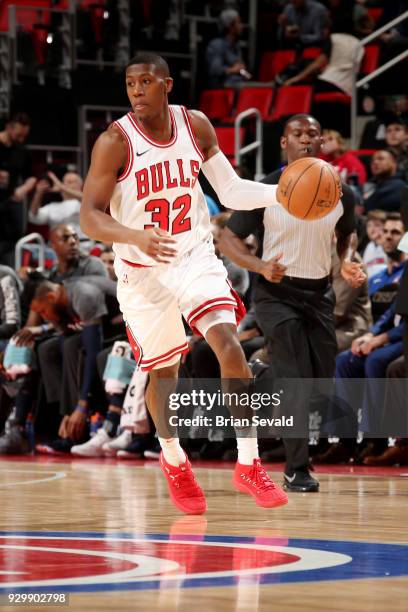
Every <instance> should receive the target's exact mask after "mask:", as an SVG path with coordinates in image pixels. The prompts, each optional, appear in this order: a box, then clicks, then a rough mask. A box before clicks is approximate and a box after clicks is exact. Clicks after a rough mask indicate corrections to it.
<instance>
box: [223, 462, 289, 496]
mask: <svg viewBox="0 0 408 612" xmlns="http://www.w3.org/2000/svg"><path fill="white" fill-rule="evenodd" d="M232 482H233V484H234V487H235V488H236V489H237V491H241V492H242V493H248V494H249V495H252V496H253V497H254V498H255V502H256V504H257V506H262V507H263V508H274V507H275V506H284V505H285V504H287V503H288V496H287V495H286V493H285V492H284V491H283V490H282V489H281V488H280V487H278V485H276V484H275V483H274V482H273V480H272V479H271V478H270V477H269V475H268V472H267V471H266V470H265V469H264V468H263V467H262V465H261V461H260V459H254V462H253V464H252V465H242V463H238V462H237V464H236V466H235V471H234V476H233V480H232Z"/></svg>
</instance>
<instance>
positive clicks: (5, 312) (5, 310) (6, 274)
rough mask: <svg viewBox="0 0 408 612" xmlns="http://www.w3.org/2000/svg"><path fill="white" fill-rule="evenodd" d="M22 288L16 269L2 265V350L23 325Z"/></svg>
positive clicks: (0, 316)
mask: <svg viewBox="0 0 408 612" xmlns="http://www.w3.org/2000/svg"><path fill="white" fill-rule="evenodd" d="M20 288H21V282H20V280H19V279H18V277H17V275H16V273H15V272H14V270H12V269H11V268H9V267H8V266H0V351H3V350H4V349H5V347H6V345H7V342H8V340H9V339H10V338H11V337H12V336H13V334H15V333H16V331H17V330H18V329H19V327H20V325H21V310H20V296H19V292H20Z"/></svg>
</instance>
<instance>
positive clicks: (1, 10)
mask: <svg viewBox="0 0 408 612" xmlns="http://www.w3.org/2000/svg"><path fill="white" fill-rule="evenodd" d="M11 5H14V6H17V7H19V6H29V7H33V8H28V9H20V10H17V11H16V21H17V25H18V26H19V27H20V29H23V30H25V31H32V30H33V27H34V25H35V24H42V25H48V24H49V23H50V13H49V12H48V11H41V10H38V9H42V8H50V0H1V2H0V32H7V31H8V29H9V6H11Z"/></svg>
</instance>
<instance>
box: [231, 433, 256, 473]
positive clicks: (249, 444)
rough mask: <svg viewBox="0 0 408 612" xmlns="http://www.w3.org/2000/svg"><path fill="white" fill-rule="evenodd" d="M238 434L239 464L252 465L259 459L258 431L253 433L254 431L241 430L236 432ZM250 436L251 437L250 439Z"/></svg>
mask: <svg viewBox="0 0 408 612" xmlns="http://www.w3.org/2000/svg"><path fill="white" fill-rule="evenodd" d="M236 434H237V450H238V463H240V464H241V465H252V464H253V462H254V459H258V458H259V452H258V438H257V437H256V431H253V430H252V429H251V430H246V429H239V430H236ZM249 435H250V436H251V437H249Z"/></svg>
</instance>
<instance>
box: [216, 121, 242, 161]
mask: <svg viewBox="0 0 408 612" xmlns="http://www.w3.org/2000/svg"><path fill="white" fill-rule="evenodd" d="M215 133H216V134H217V139H218V145H219V147H220V149H221V151H222V152H223V153H224V155H225V156H226V157H228V159H229V160H231V162H232V163H233V164H235V159H234V155H235V129H234V128H233V127H216V128H215ZM244 135H245V130H244V128H240V131H239V141H240V142H239V143H240V145H242V144H243V142H244Z"/></svg>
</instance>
